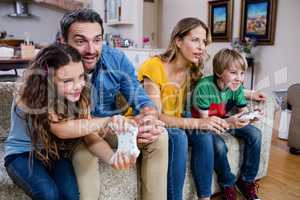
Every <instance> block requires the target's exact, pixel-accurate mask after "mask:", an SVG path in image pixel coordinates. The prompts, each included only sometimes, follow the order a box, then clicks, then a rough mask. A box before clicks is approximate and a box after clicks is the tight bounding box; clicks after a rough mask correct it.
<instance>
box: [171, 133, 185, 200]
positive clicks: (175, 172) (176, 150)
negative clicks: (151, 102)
mask: <svg viewBox="0 0 300 200" xmlns="http://www.w3.org/2000/svg"><path fill="white" fill-rule="evenodd" d="M167 131H168V135H169V163H168V200H182V198H183V196H182V195H183V185H184V179H185V171H186V160H187V155H188V142H187V136H186V134H185V131H184V130H183V129H179V128H167Z"/></svg>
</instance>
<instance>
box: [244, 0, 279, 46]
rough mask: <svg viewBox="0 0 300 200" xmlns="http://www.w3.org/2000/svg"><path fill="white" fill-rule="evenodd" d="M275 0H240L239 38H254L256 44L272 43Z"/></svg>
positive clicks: (274, 23)
mask: <svg viewBox="0 0 300 200" xmlns="http://www.w3.org/2000/svg"><path fill="white" fill-rule="evenodd" d="M276 9H277V0H242V1H241V25H240V39H241V41H242V42H243V41H245V38H246V37H249V38H255V39H256V42H257V45H274V37H275V25H276V11H277V10H276Z"/></svg>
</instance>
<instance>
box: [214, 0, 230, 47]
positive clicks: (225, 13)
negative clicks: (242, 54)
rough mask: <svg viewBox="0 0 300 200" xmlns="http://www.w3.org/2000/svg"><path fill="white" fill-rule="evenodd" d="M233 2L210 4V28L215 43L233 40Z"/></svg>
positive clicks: (228, 0) (224, 1)
mask: <svg viewBox="0 0 300 200" xmlns="http://www.w3.org/2000/svg"><path fill="white" fill-rule="evenodd" d="M232 21H233V0H217V1H209V2H208V26H209V28H210V31H211V36H212V41H213V42H230V41H231V40H232Z"/></svg>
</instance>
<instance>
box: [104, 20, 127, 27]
mask: <svg viewBox="0 0 300 200" xmlns="http://www.w3.org/2000/svg"><path fill="white" fill-rule="evenodd" d="M106 25H108V26H121V25H133V23H132V22H127V21H123V22H122V21H115V22H107V23H106Z"/></svg>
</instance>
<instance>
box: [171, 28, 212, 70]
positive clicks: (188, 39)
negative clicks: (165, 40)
mask: <svg viewBox="0 0 300 200" xmlns="http://www.w3.org/2000/svg"><path fill="white" fill-rule="evenodd" d="M206 44H207V38H206V30H205V29H204V28H202V27H201V26H198V27H196V28H194V29H192V30H191V31H190V32H189V33H188V34H187V35H186V36H184V37H183V38H178V39H177V40H176V45H177V47H178V48H179V52H180V53H181V54H182V56H183V57H184V59H186V61H188V62H191V63H195V64H199V63H202V62H203V59H204V56H205V48H206Z"/></svg>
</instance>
